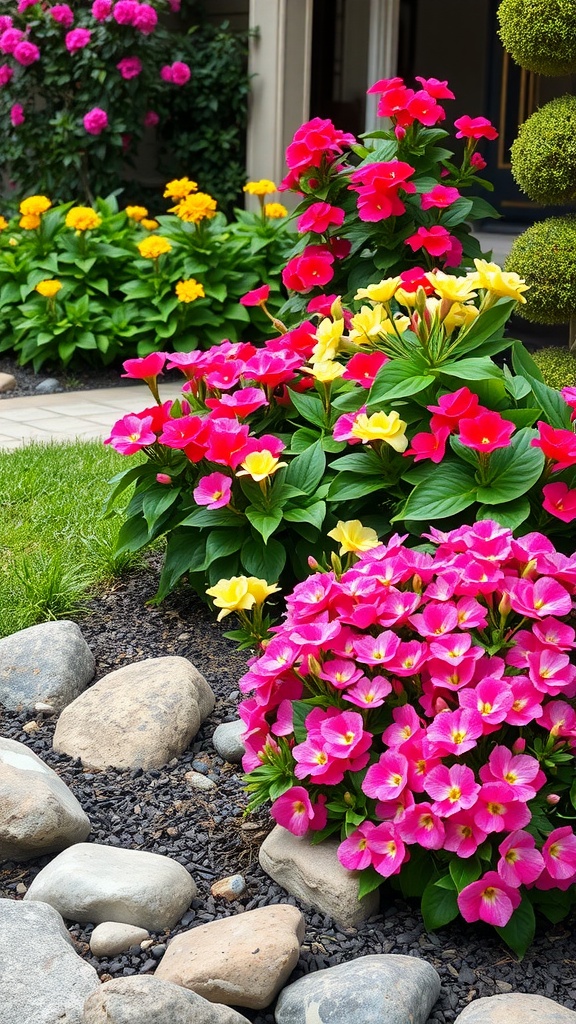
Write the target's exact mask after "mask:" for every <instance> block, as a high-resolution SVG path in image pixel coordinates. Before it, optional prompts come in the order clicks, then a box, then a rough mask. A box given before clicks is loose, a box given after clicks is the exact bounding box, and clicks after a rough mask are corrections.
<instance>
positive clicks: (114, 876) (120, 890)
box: [24, 843, 196, 932]
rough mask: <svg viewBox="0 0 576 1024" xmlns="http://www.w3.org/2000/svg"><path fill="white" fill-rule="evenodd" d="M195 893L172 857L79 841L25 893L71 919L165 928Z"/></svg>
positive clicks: (151, 930) (193, 887)
mask: <svg viewBox="0 0 576 1024" xmlns="http://www.w3.org/2000/svg"><path fill="white" fill-rule="evenodd" d="M195 895H196V885H195V884H194V882H193V880H192V878H191V877H190V875H189V874H188V872H187V871H186V868H184V867H182V865H181V864H178V863H177V862H176V861H174V860H171V859H170V857H162V856H160V855H159V854H157V853H144V852H143V851H141V850H122V849H118V848H117V847H115V846H101V845H100V844H99V843H77V844H76V846H71V847H70V848H69V849H68V850H64V852H63V853H60V854H59V855H58V857H55V858H54V860H53V861H51V862H50V864H47V865H46V867H45V868H42V870H41V871H40V872H39V873H38V874H37V875H36V878H35V879H34V881H33V882H32V885H31V886H30V888H29V889H28V892H27V893H26V896H25V897H24V899H26V900H43V901H44V902H45V903H49V904H50V905H51V906H52V907H54V908H55V909H56V910H57V911H58V912H59V913H60V914H62V917H65V918H67V919H68V920H70V921H79V922H81V923H83V922H86V921H91V922H92V923H93V924H101V923H102V922H103V921H117V922H119V923H121V924H133V925H136V926H137V927H138V928H146V929H147V930H148V931H150V932H162V931H164V930H165V929H166V928H172V927H173V926H174V925H175V924H176V922H177V921H178V920H179V919H180V918H181V917H182V914H183V913H184V911H185V910H187V909H188V907H189V906H190V903H191V902H192V899H193V898H194V896H195Z"/></svg>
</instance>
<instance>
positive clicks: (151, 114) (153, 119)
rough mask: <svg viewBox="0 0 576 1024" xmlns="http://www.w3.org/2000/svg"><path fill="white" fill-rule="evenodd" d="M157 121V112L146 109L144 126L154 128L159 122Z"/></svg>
mask: <svg viewBox="0 0 576 1024" xmlns="http://www.w3.org/2000/svg"><path fill="white" fill-rule="evenodd" d="M159 122H160V118H159V117H158V114H157V113H156V111H155V110H147V111H146V114H145V115H144V127H145V128H155V127H156V125H157V124H159Z"/></svg>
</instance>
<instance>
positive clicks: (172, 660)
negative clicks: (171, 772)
mask: <svg viewBox="0 0 576 1024" xmlns="http://www.w3.org/2000/svg"><path fill="white" fill-rule="evenodd" d="M213 707H214V694H213V693H212V690H211V688H210V686H209V685H208V683H207V682H206V680H205V679H204V677H203V676H201V675H200V673H199V672H198V671H197V670H196V669H195V668H194V665H192V663H191V662H189V661H188V660H187V659H186V658H179V657H165V658H147V659H146V660H145V661H138V662H135V663H134V664H132V665H126V666H125V667H124V668H120V669H117V670H116V671H115V672H110V673H109V674H108V675H107V676H104V677H103V678H102V679H100V680H99V681H98V682H97V683H95V684H94V686H91V687H90V689H89V690H87V691H86V692H85V693H83V694H82V695H81V696H80V697H78V699H77V700H75V701H74V702H73V703H72V704H70V705H69V706H68V707H67V708H66V709H65V710H64V712H63V713H62V714H61V715H60V718H59V719H58V723H57V725H56V730H55V733H54V750H56V751H58V753H62V754H68V756H69V757H79V758H81V760H82V764H83V765H85V766H86V767H90V768H99V769H103V768H108V767H114V768H144V769H147V768H161V767H162V765H165V764H167V763H168V762H169V761H171V760H172V758H173V757H177V756H178V755H179V754H181V753H182V751H183V750H186V747H187V746H188V744H189V743H190V741H191V740H192V739H193V738H194V736H195V735H196V733H197V732H198V729H199V728H200V726H201V724H202V722H203V721H204V719H205V718H206V716H207V715H209V714H210V712H211V711H212V709H213Z"/></svg>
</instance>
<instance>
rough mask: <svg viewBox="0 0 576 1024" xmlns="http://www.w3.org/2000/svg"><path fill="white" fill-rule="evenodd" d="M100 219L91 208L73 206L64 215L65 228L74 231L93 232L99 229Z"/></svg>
mask: <svg viewBox="0 0 576 1024" xmlns="http://www.w3.org/2000/svg"><path fill="white" fill-rule="evenodd" d="M101 223H102V217H100V216H99V214H97V213H96V210H93V209H92V207H91V206H73V207H72V209H71V210H68V213H67V214H66V221H65V224H66V227H67V228H74V229H75V230H76V231H93V230H94V228H99V227H100V225H101Z"/></svg>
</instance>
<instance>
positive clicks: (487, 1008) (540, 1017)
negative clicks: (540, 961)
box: [454, 992, 576, 1024]
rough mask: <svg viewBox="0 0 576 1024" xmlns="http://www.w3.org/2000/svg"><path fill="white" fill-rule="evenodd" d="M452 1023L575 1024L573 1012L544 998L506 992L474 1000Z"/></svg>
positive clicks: (575, 1017)
mask: <svg viewBox="0 0 576 1024" xmlns="http://www.w3.org/2000/svg"><path fill="white" fill-rule="evenodd" d="M454 1024H576V1013H574V1010H569V1009H567V1007H565V1006H561V1005H560V1003H556V1002H554V1000H553V999H546V997H545V996H532V995H528V994H526V993H525V992H509V993H508V992H507V993H506V994H505V995H498V996H485V997H484V998H482V999H475V1000H474V1002H472V1003H469V1004H468V1006H467V1007H465V1009H464V1010H462V1013H460V1014H459V1015H458V1016H457V1018H456V1020H455V1021H454Z"/></svg>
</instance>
